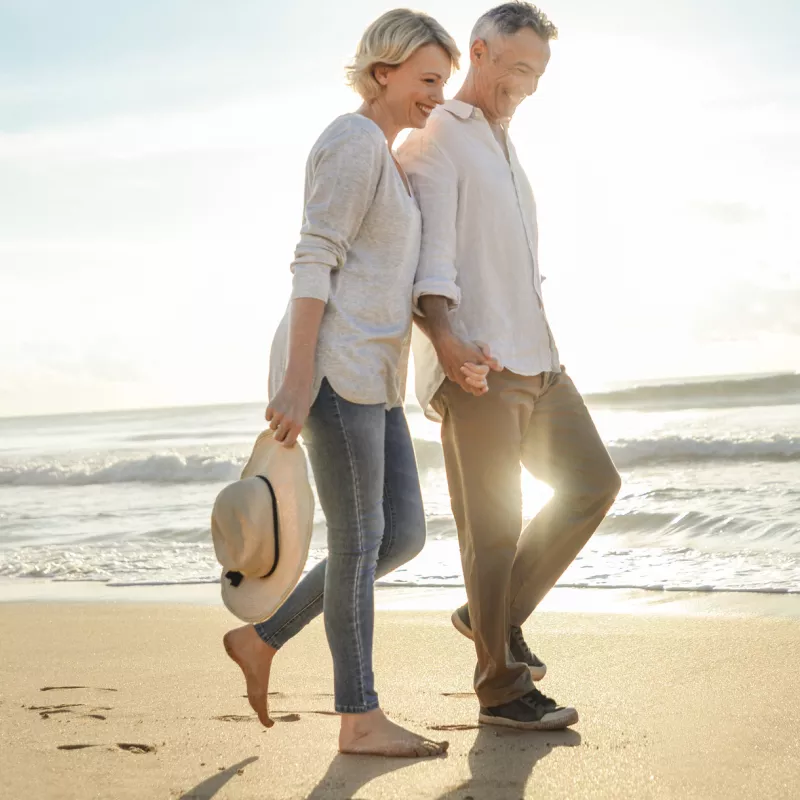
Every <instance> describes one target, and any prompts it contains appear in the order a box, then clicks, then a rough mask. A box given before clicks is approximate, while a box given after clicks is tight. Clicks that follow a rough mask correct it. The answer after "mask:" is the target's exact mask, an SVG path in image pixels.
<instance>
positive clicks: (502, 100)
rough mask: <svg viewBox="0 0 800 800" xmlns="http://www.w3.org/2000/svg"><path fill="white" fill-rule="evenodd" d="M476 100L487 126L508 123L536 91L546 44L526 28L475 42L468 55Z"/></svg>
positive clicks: (544, 63)
mask: <svg viewBox="0 0 800 800" xmlns="http://www.w3.org/2000/svg"><path fill="white" fill-rule="evenodd" d="M470 56H471V59H472V65H473V68H474V69H475V73H476V81H477V89H478V94H479V100H480V104H481V107H482V108H483V111H484V112H485V113H486V114H487V116H488V117H489V120H490V122H508V121H509V120H510V119H511V118H512V117H513V116H514V112H515V111H516V110H517V107H518V106H519V104H520V103H521V102H522V101H523V100H524V99H525V98H526V97H528V96H530V95H532V94H533V93H534V92H535V91H536V87H537V86H538V84H539V78H541V77H542V75H544V71H545V69H547V62H548V61H549V60H550V44H549V43H548V42H546V41H545V40H544V39H542V38H541V37H540V36H539V35H538V34H537V33H535V32H534V31H533V30H531V29H530V28H522V29H521V30H519V31H517V33H515V34H513V35H511V36H496V37H494V38H493V39H492V41H491V42H489V43H487V42H484V41H482V40H480V39H479V40H477V41H476V42H475V43H474V44H473V45H472V51H471V52H470Z"/></svg>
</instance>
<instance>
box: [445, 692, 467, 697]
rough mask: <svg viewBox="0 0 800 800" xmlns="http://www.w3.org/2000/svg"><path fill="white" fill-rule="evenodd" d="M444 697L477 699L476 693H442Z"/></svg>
mask: <svg viewBox="0 0 800 800" xmlns="http://www.w3.org/2000/svg"><path fill="white" fill-rule="evenodd" d="M442 697H475V693H474V692H442Z"/></svg>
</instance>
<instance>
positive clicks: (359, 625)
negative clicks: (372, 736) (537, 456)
mask: <svg viewBox="0 0 800 800" xmlns="http://www.w3.org/2000/svg"><path fill="white" fill-rule="evenodd" d="M303 441H304V443H305V445H306V448H307V450H308V455H309V458H310V461H311V468H312V469H313V471H314V479H315V481H316V484H317V494H318V495H319V501H320V504H321V506H322V510H323V511H324V513H325V520H326V522H327V524H328V557H327V559H326V560H325V561H322V562H321V563H319V564H317V565H316V566H315V567H314V568H313V569H312V570H311V571H310V572H308V574H307V575H306V576H305V577H304V578H303V580H302V581H300V583H299V584H298V585H297V587H296V588H295V590H294V591H293V592H292V594H291V595H290V596H289V598H288V599H287V600H286V602H285V603H284V604H283V605H282V606H281V607H280V609H278V611H277V613H276V614H275V615H274V616H273V617H271V618H270V619H268V620H267V621H266V622H262V623H260V624H258V625H256V626H255V629H256V631H257V632H258V635H259V636H260V637H261V638H262V639H263V640H264V641H265V642H266V643H267V644H269V645H270V646H272V647H274V648H276V649H279V648H280V647H281V646H282V645H284V644H285V643H286V642H287V641H289V639H291V638H292V637H293V636H294V635H295V634H296V633H298V632H299V631H300V630H301V629H302V628H303V627H305V626H306V625H307V624H308V623H309V622H311V620H312V619H314V617H316V616H317V615H318V614H319V613H320V612H322V611H323V610H324V612H325V633H326V634H327V637H328V645H329V647H330V649H331V655H332V656H333V678H334V693H335V694H334V696H335V707H336V711H337V712H339V713H340V714H358V713H364V712H367V711H372V710H373V709H375V708H378V695H377V693H376V691H375V680H374V676H373V672H372V634H373V626H374V616H375V608H374V589H373V584H374V582H375V578H376V577H381V576H383V575H386V574H387V573H389V572H391V571H392V570H393V569H396V568H397V567H399V566H400V565H401V564H404V563H405V562H406V561H408V560H409V559H411V558H413V557H414V556H415V555H417V553H419V552H420V551H421V550H422V547H423V545H424V544H425V512H424V510H423V507H422V495H421V493H420V488H419V475H418V473H417V463H416V460H415V458H414V449H413V446H412V444H411V434H410V433H409V430H408V424H407V423H406V418H405V414H404V413H403V409H402V408H393V409H392V410H391V411H386V407H385V406H384V405H383V404H381V405H359V404H357V403H350V402H348V401H347V400H344V399H342V398H341V397H340V396H339V395H338V394H336V392H335V391H334V390H333V388H332V387H331V385H330V384H329V383H328V381H327V380H324V381H323V382H322V387H321V388H320V391H319V395H318V396H317V399H316V400H315V402H314V405H313V406H312V407H311V412H310V414H309V416H308V420H307V421H306V425H305V427H304V428H303Z"/></svg>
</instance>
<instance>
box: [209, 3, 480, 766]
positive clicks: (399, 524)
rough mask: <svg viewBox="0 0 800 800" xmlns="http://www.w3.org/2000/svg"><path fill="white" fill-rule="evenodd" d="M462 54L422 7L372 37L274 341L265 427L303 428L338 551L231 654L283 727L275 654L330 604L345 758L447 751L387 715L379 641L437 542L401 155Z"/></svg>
mask: <svg viewBox="0 0 800 800" xmlns="http://www.w3.org/2000/svg"><path fill="white" fill-rule="evenodd" d="M458 59H459V52H458V48H457V47H456V44H455V42H454V41H453V39H452V38H451V37H450V36H449V35H448V34H447V32H446V31H445V30H444V29H443V28H442V27H441V26H440V25H439V24H438V23H437V22H436V21H435V20H433V19H431V18H430V17H428V16H426V15H424V14H419V13H415V12H412V11H406V10H396V11H391V12H389V13H387V14H385V15H383V16H382V17H381V18H380V19H378V20H377V21H376V22H374V23H373V24H372V25H371V26H370V27H369V28H368V29H367V31H366V32H365V34H364V36H363V38H362V40H361V42H360V44H359V46H358V50H357V54H356V59H355V63H354V64H353V66H352V67H351V68H350V70H349V78H350V83H351V85H352V86H353V87H354V88H355V89H356V91H358V93H359V94H360V95H361V96H362V98H363V99H364V104H363V105H362V106H361V108H360V109H359V110H358V112H357V113H353V114H345V115H344V116H342V117H339V118H338V119H336V120H335V121H334V122H333V123H332V124H331V125H330V126H329V127H328V128H327V129H326V130H325V131H324V133H323V134H322V136H321V137H320V139H319V140H318V141H317V143H316V144H315V145H314V147H313V149H312V151H311V155H310V156H309V160H308V165H307V171H306V193H305V217H304V223H303V228H302V231H301V237H300V243H299V245H298V247H297V251H296V253H295V260H294V263H293V265H292V270H293V273H294V279H293V289H292V299H291V302H290V307H289V310H288V311H287V315H286V316H285V317H284V320H283V322H282V323H281V325H280V327H279V328H278V331H277V333H276V335H275V339H274V341H273V345H272V355H271V363H270V396H271V398H272V400H271V402H270V404H269V407H268V408H267V412H266V418H267V420H268V421H269V422H270V427H271V428H272V430H274V431H275V438H276V439H277V440H278V441H280V442H282V443H283V444H285V445H286V446H289V447H290V446H292V445H293V444H294V442H295V440H296V439H297V436H298V434H299V433H300V432H301V431H302V434H303V440H304V442H305V444H306V446H307V449H308V454H309V458H310V461H311V466H312V469H313V471H314V477H315V480H316V484H317V491H318V494H319V499H320V504H321V506H322V509H323V511H324V512H325V518H326V521H327V525H328V558H327V560H326V561H323V562H322V563H320V564H318V565H317V566H316V567H314V569H312V570H311V571H310V572H309V573H308V574H307V575H306V576H305V578H304V579H303V580H302V581H301V582H300V583H299V584H298V586H297V587H296V589H295V590H294V592H293V593H292V595H291V596H290V597H289V599H288V600H287V601H286V603H285V604H284V605H283V606H282V607H281V608H280V610H279V611H278V612H277V613H276V614H275V615H274V616H273V617H271V618H270V619H269V620H267V621H266V622H264V623H261V624H259V625H256V626H245V627H243V628H238V629H236V630H233V631H230V632H229V633H228V634H226V636H225V640H224V641H225V648H226V650H227V652H228V654H229V655H230V656H231V658H233V659H234V661H236V663H237V664H238V665H239V666H240V667H241V668H242V671H243V672H244V675H245V678H246V681H247V694H248V698H249V700H250V704H251V706H252V707H253V708H254V709H255V711H256V712H257V713H258V717H259V719H260V720H261V722H262V723H263V724H264V725H266V726H268V727H269V726H271V725H272V721H271V720H270V718H269V712H268V709H267V687H268V682H269V672H270V666H271V663H272V659H273V657H274V656H275V654H276V653H277V651H278V650H279V649H280V648H281V646H282V645H283V644H285V643H286V642H287V641H288V640H289V639H290V638H292V637H293V636H294V635H295V634H296V633H297V632H298V631H300V630H301V629H302V628H303V627H304V626H305V625H306V624H307V623H308V622H310V621H311V620H312V619H313V618H314V617H315V616H317V615H318V614H319V613H320V612H322V611H323V610H324V614H325V631H326V634H327V637H328V643H329V646H330V649H331V654H332V656H333V670H334V689H335V708H336V711H337V712H338V713H339V714H340V715H341V728H340V733H339V750H340V751H341V752H343V753H368V754H375V755H387V756H431V755H437V754H440V753H442V752H444V751H445V750H446V749H447V743H446V742H444V743H436V742H432V741H430V740H428V739H425V738H423V737H421V736H418V735H417V734H415V733H412V732H411V731H408V730H406V729H404V728H402V727H400V726H399V725H396V724H394V723H392V722H391V721H389V720H388V719H387V718H386V716H385V715H384V714H383V712H382V711H381V709H380V706H379V703H378V696H377V693H376V692H375V688H374V677H373V672H372V639H373V621H374V620H373V614H374V609H373V583H374V580H375V577H376V576H378V577H380V576H381V575H385V574H386V573H388V572H390V571H391V570H393V569H395V568H396V567H398V566H399V565H400V564H403V563H404V562H406V561H408V560H409V559H410V558H413V557H414V556H415V555H416V554H417V553H418V552H419V551H420V550H421V549H422V546H423V544H424V540H425V517H424V513H423V508H422V498H421V495H420V488H419V478H418V475H417V467H416V462H415V460H414V451H413V448H412V444H411V437H410V434H409V431H408V426H407V424H406V419H405V416H404V413H403V407H402V404H403V398H404V394H405V374H406V368H407V360H408V343H409V334H410V327H411V317H412V291H413V284H414V274H415V271H416V266H417V260H418V257H419V248H420V225H421V221H420V213H419V209H418V207H417V205H416V201H415V200H414V198H413V197H412V194H411V190H410V186H409V183H408V180H407V178H406V176H405V175H404V173H403V172H402V169H401V168H400V165H399V164H398V163H397V161H396V159H395V158H394V154H393V153H392V149H391V148H392V144H393V142H394V140H395V138H396V136H397V135H398V134H399V133H400V131H401V130H403V129H404V128H410V127H414V128H422V127H424V125H425V122H426V120H427V118H428V116H429V115H430V113H431V111H433V109H434V108H435V107H436V106H437V105H440V104H441V103H443V102H444V97H443V86H444V83H445V82H446V80H447V79H448V77H449V76H450V73H451V71H452V70H453V69H457V68H458ZM477 380H478V381H481V380H482V377H479V378H477Z"/></svg>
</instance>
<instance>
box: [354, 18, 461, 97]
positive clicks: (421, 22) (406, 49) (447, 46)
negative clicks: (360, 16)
mask: <svg viewBox="0 0 800 800" xmlns="http://www.w3.org/2000/svg"><path fill="white" fill-rule="evenodd" d="M427 44H438V45H439V47H441V48H442V49H443V50H444V51H445V52H446V53H447V55H448V56H450V62H451V63H452V65H453V70H457V69H458V65H459V59H460V58H461V53H460V52H459V49H458V46H457V45H456V43H455V41H454V40H453V37H452V36H450V34H449V33H448V32H447V31H446V30H445V29H444V28H443V27H442V26H441V25H440V24H439V23H438V22H437V21H436V20H435V19H433V17H429V16H428V15H427V14H423V13H421V12H419V11H409V10H408V9H406V8H397V9H395V10H394V11H387V12H386V13H385V14H384V15H383V16H381V17H379V18H378V19H376V20H375V22H373V23H372V24H371V25H370V26H369V27H368V28H367V29H366V31H364V35H363V36H362V37H361V41H360V42H359V43H358V48H357V49H356V57H355V59H354V60H353V63H352V64H351V65H350V66H349V67H348V68H347V83H348V85H349V86H351V87H352V88H353V89H355V90H356V91H357V92H358V93H359V94H360V95H361V96H362V97H363V98H364V100H366V101H367V102H370V101H371V100H374V99H375V98H376V97H378V96H379V95H380V93H381V90H382V88H383V87H382V86H381V85H380V84H379V83H378V81H377V80H376V78H375V72H374V71H375V67H377V66H378V65H379V64H385V65H386V66H389V67H397V66H399V65H400V64H402V63H403V62H404V61H406V60H407V59H408V58H410V57H411V56H412V55H413V54H414V53H415V52H416V51H417V50H419V48H420V47H424V46H425V45H427Z"/></svg>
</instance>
